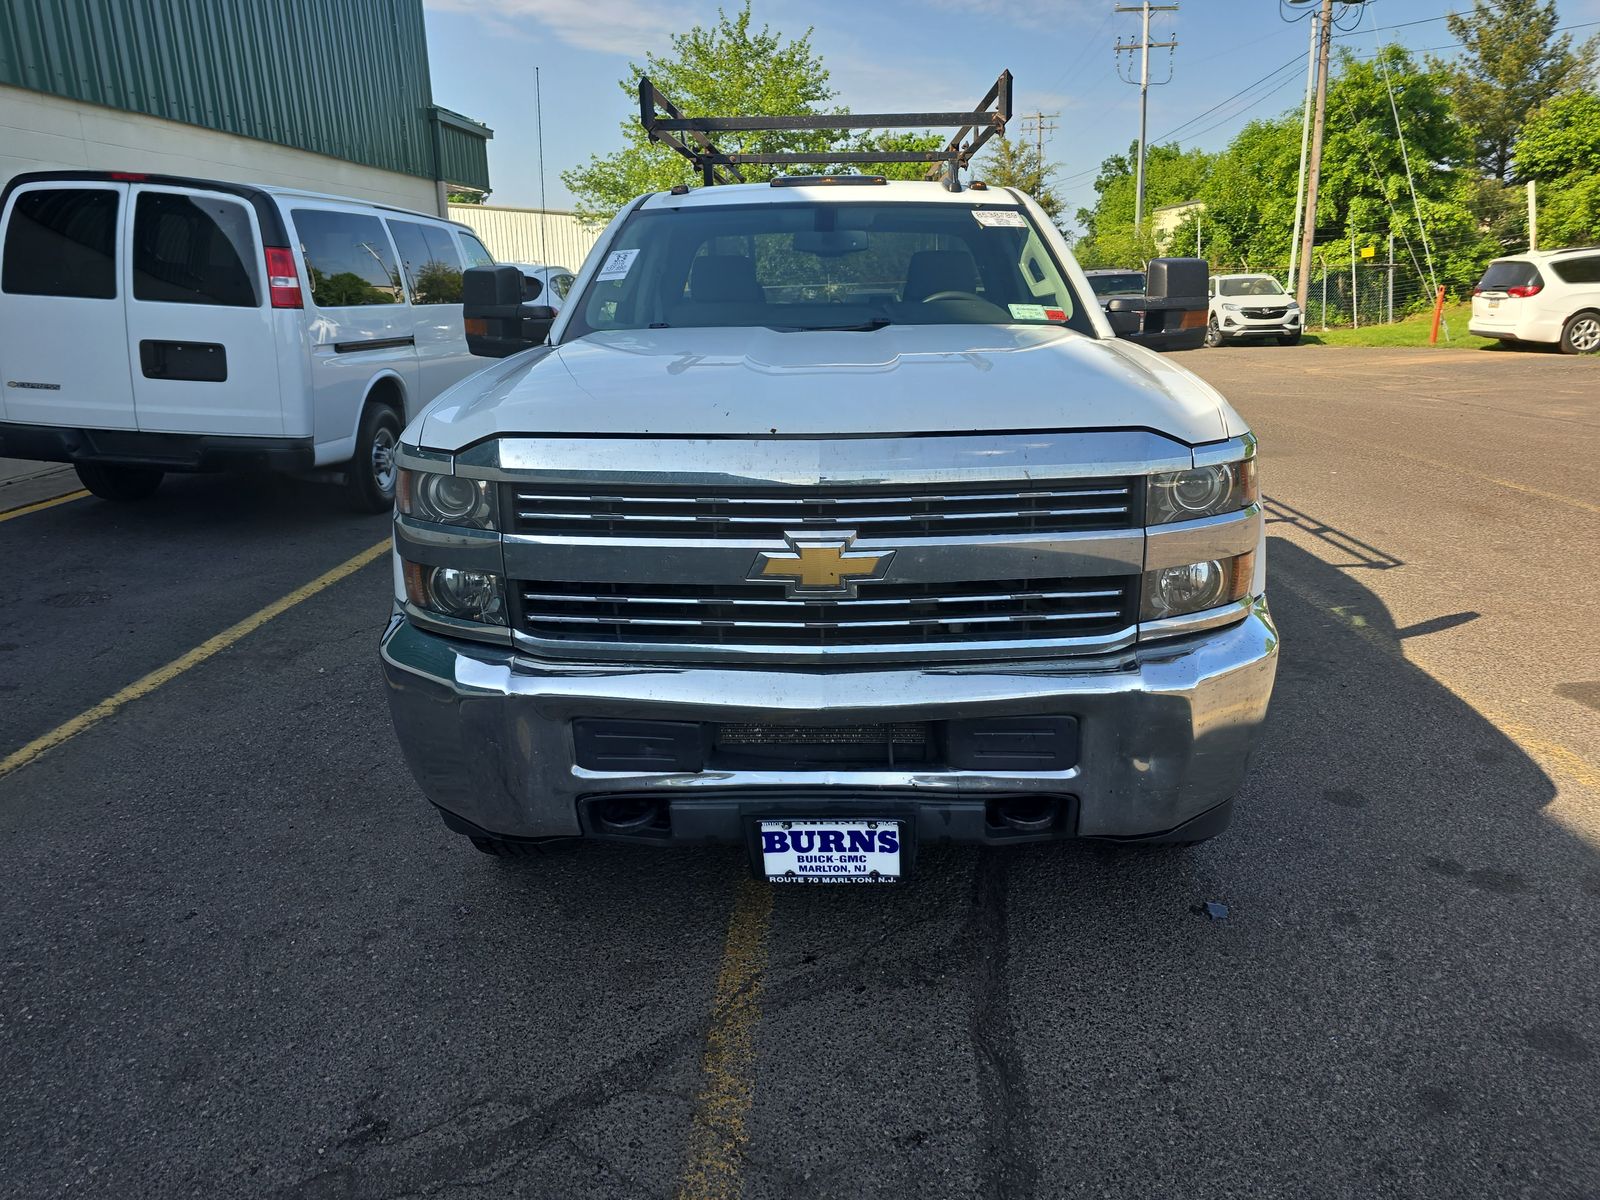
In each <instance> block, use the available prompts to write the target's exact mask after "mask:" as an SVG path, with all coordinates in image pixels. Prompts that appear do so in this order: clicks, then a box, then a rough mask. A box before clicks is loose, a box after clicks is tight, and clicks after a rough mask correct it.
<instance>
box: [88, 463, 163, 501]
mask: <svg viewBox="0 0 1600 1200" xmlns="http://www.w3.org/2000/svg"><path fill="white" fill-rule="evenodd" d="M72 469H73V470H75V471H77V473H78V480H79V482H80V483H82V484H83V486H84V487H86V488H88V489H89V491H90V492H92V493H93V494H94V495H96V496H99V497H100V499H102V500H148V499H149V498H150V497H151V496H153V495H155V492H156V489H157V488H158V487H160V486H161V477H162V475H163V474H165V472H163V471H160V470H158V469H156V468H155V467H119V466H113V465H110V464H107V463H74V464H73V468H72Z"/></svg>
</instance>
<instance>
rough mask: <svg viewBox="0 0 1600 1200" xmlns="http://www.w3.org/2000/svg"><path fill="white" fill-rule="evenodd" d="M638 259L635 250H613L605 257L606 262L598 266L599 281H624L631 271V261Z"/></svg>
mask: <svg viewBox="0 0 1600 1200" xmlns="http://www.w3.org/2000/svg"><path fill="white" fill-rule="evenodd" d="M638 257H639V252H638V251H637V250H613V251H612V252H611V253H610V254H608V255H606V261H605V262H604V263H602V264H601V265H600V274H598V275H596V276H595V278H596V279H597V280H600V279H626V278H627V277H628V272H629V271H631V270H633V260H634V259H636V258H638Z"/></svg>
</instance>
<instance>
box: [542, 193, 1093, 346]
mask: <svg viewBox="0 0 1600 1200" xmlns="http://www.w3.org/2000/svg"><path fill="white" fill-rule="evenodd" d="M952 324H964V325H1003V324H1028V325H1045V324H1055V325H1066V326H1068V327H1070V328H1072V329H1076V330H1078V331H1079V332H1080V333H1090V334H1092V333H1093V326H1092V325H1091V324H1090V322H1089V318H1088V316H1087V314H1086V313H1085V312H1084V311H1083V310H1082V306H1081V305H1079V304H1078V302H1077V298H1076V296H1075V295H1074V294H1073V291H1072V288H1071V285H1069V284H1068V283H1067V281H1066V279H1065V277H1064V276H1063V274H1062V272H1061V269H1060V266H1059V264H1058V263H1057V262H1056V261H1055V258H1054V257H1053V256H1052V255H1051V253H1050V251H1049V249H1048V248H1047V247H1046V245H1045V243H1044V241H1043V239H1041V238H1040V236H1039V231H1038V230H1037V229H1036V228H1034V225H1033V222H1032V221H1031V220H1030V219H1029V217H1028V215H1027V214H1026V213H1025V212H1023V211H1022V210H1021V209H1020V208H1018V207H1015V206H1001V205H994V206H988V205H982V206H980V205H964V204H951V203H942V204H940V203H935V204H912V203H881V202H880V203H837V202H833V203H815V202H806V201H783V202H776V203H767V204H751V205H737V206H735V205H730V206H726V207H722V206H719V207H710V206H707V207H699V206H693V207H684V208H666V209H656V210H654V211H641V212H636V213H634V214H633V215H632V216H631V217H630V218H628V220H627V221H626V222H625V223H624V225H623V226H622V228H621V229H620V230H619V231H618V233H617V236H616V238H615V240H614V241H613V242H612V243H611V245H610V246H609V247H608V249H607V251H606V254H605V258H604V261H603V262H602V263H601V265H600V269H599V270H598V271H597V272H596V273H595V276H594V278H593V279H592V280H590V282H589V284H588V286H587V288H586V289H585V291H584V294H583V296H582V298H581V299H580V301H579V302H578V304H577V305H576V306H575V308H574V312H573V318H572V324H571V325H570V327H569V328H568V330H567V336H568V337H569V338H570V337H581V336H582V335H584V334H586V333H592V332H597V331H602V330H612V329H668V328H671V329H677V328H707V327H713V326H766V327H769V328H773V329H778V330H783V331H793V332H797V333H799V332H806V331H816V330H862V331H870V330H874V329H878V328H881V327H883V326H886V325H952Z"/></svg>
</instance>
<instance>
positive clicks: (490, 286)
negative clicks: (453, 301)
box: [461, 267, 556, 358]
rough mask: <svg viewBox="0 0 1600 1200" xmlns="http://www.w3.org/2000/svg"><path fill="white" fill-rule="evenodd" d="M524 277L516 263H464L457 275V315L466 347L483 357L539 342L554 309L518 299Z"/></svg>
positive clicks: (513, 351)
mask: <svg viewBox="0 0 1600 1200" xmlns="http://www.w3.org/2000/svg"><path fill="white" fill-rule="evenodd" d="M523 289H524V281H523V277H522V272H521V271H520V270H518V269H517V268H516V267H468V268H467V270H466V271H464V272H463V273H462V276H461V315H462V317H463V319H464V321H465V324H466V330H467V350H468V351H469V352H470V353H472V354H476V355H479V356H480V357H483V358H505V357H507V356H508V355H512V354H516V353H517V352H518V351H521V350H526V349H528V348H529V347H531V346H539V345H543V344H544V342H545V340H546V339H547V338H548V337H549V336H550V327H551V326H552V325H554V324H555V320H556V310H555V309H553V308H551V307H550V306H549V305H547V304H528V303H525V302H524V301H523V299H522V295H523Z"/></svg>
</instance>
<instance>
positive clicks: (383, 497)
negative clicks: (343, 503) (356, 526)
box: [345, 404, 400, 513]
mask: <svg viewBox="0 0 1600 1200" xmlns="http://www.w3.org/2000/svg"><path fill="white" fill-rule="evenodd" d="M399 444H400V414H399V413H397V412H395V410H394V409H392V408H390V407H389V406H388V405H387V404H369V405H367V410H366V411H365V412H364V413H362V414H361V426H360V428H359V429H358V430H357V431H356V452H355V454H354V455H353V456H352V457H351V459H350V464H349V466H347V467H346V468H345V486H346V487H347V488H348V490H349V495H350V504H351V507H353V508H354V509H355V510H356V511H357V512H370V513H377V512H385V511H387V510H388V509H390V508H392V507H393V506H394V481H395V475H396V470H397V468H396V467H395V463H394V452H395V448H396V447H397V446H399Z"/></svg>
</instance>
